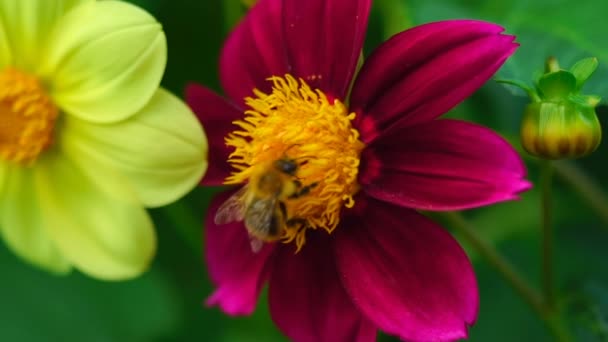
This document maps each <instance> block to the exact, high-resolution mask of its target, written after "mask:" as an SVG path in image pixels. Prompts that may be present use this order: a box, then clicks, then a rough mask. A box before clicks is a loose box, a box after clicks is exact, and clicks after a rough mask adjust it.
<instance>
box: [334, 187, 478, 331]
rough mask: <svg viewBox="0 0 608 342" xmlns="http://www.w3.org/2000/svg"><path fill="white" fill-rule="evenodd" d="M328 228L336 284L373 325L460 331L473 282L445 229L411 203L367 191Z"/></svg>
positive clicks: (471, 318)
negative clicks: (350, 212)
mask: <svg viewBox="0 0 608 342" xmlns="http://www.w3.org/2000/svg"><path fill="white" fill-rule="evenodd" d="M359 203H361V202H359ZM334 234H337V236H336V239H335V248H336V254H337V262H338V269H339V270H340V272H341V274H342V282H343V284H344V287H345V288H346V291H347V292H348V293H349V294H350V295H351V297H352V298H354V302H355V305H356V306H357V307H358V308H359V309H360V310H361V311H362V312H363V313H364V314H365V316H366V317H368V318H369V319H370V320H371V321H372V322H373V323H374V324H376V326H378V328H379V329H381V330H383V331H385V332H387V333H389V334H394V335H397V336H399V337H400V338H402V339H404V340H408V341H449V340H455V339H458V338H463V337H466V336H467V326H469V325H471V324H473V323H474V322H475V320H476V317H477V311H478V305H479V297H478V292H477V283H476V281H475V276H474V274H473V268H472V266H471V264H470V262H469V260H468V258H467V256H466V254H465V253H464V251H463V250H462V248H460V246H459V245H458V243H457V242H456V240H454V238H452V236H451V235H450V234H449V233H447V232H446V231H445V230H443V229H442V228H440V227H439V226H437V225H436V224H435V223H433V222H432V221H430V220H429V219H427V218H426V217H424V216H422V215H420V214H418V213H416V212H415V211H413V210H411V209H404V208H399V207H395V206H392V205H390V204H386V203H382V202H379V201H375V200H373V199H369V201H368V203H367V207H366V208H365V209H364V214H363V215H361V216H360V217H355V216H351V217H350V218H346V219H345V221H344V226H343V227H339V229H338V230H337V231H336V233H334Z"/></svg>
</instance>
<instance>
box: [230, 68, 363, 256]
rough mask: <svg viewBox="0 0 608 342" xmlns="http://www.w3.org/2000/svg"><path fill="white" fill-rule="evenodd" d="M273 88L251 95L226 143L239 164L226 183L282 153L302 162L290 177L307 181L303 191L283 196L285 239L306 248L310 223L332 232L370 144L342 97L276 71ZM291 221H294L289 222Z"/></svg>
mask: <svg viewBox="0 0 608 342" xmlns="http://www.w3.org/2000/svg"><path fill="white" fill-rule="evenodd" d="M269 81H270V82H272V85H273V87H272V92H270V93H269V94H266V93H264V92H262V91H259V90H257V89H255V90H254V91H253V92H254V95H255V96H253V97H248V98H246V99H245V102H246V104H247V105H248V106H249V110H247V111H245V117H244V119H243V120H239V121H235V122H234V124H235V125H236V126H238V128H237V129H236V130H235V131H233V132H232V133H231V134H229V135H228V137H227V138H226V144H227V145H228V146H231V147H234V152H233V153H232V154H231V155H230V158H229V160H228V162H229V163H230V164H231V165H232V166H233V168H234V169H235V170H236V171H235V172H233V173H232V175H231V176H229V177H228V178H227V179H226V181H225V183H226V184H241V183H247V182H248V180H250V179H252V177H253V178H255V176H256V172H260V168H259V167H258V166H260V165H272V162H274V161H277V160H280V159H289V160H292V161H294V162H295V163H296V164H297V169H296V171H295V172H294V174H293V175H292V177H293V179H290V181H293V182H297V184H299V185H300V186H301V187H307V189H306V193H305V194H302V195H301V196H292V197H288V198H279V200H281V201H282V202H283V203H284V205H285V207H286V212H287V223H285V224H284V225H283V227H282V228H283V232H284V233H283V236H282V238H281V239H282V240H283V242H285V243H290V242H295V244H296V246H297V250H300V249H301V248H302V246H303V245H304V244H305V241H306V232H307V230H309V229H323V230H325V231H327V232H328V233H332V232H333V231H334V230H335V229H336V227H337V226H338V223H339V221H340V214H341V211H342V210H343V209H344V208H351V207H352V206H353V205H354V203H355V201H354V199H353V197H354V195H355V194H356V192H357V191H358V189H359V187H358V184H357V173H358V169H359V159H360V153H361V150H362V149H363V147H364V145H363V143H362V142H361V141H360V140H359V132H358V131H357V130H356V129H354V128H353V127H352V121H353V119H354V118H355V113H350V112H349V111H348V109H347V107H346V106H345V105H344V104H343V103H342V102H340V101H339V100H338V99H334V98H330V97H329V96H328V95H326V94H324V93H323V92H322V91H321V90H318V89H317V90H313V89H311V88H310V87H309V86H308V84H307V83H306V81H304V80H303V79H299V80H298V79H296V78H294V77H293V76H291V75H286V76H285V77H278V76H273V77H271V78H269ZM289 223H291V224H289Z"/></svg>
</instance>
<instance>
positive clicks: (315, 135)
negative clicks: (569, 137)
mask: <svg viewBox="0 0 608 342" xmlns="http://www.w3.org/2000/svg"><path fill="white" fill-rule="evenodd" d="M370 6H371V1H370V0H355V1H353V0H333V1H325V0H308V1H306V2H303V1H297V0H283V1H281V0H260V1H259V2H258V3H257V5H256V6H254V7H253V8H252V10H251V11H250V12H249V13H248V14H247V15H246V17H245V18H244V19H243V21H242V22H241V23H240V24H239V25H238V26H237V27H236V28H235V30H234V31H233V32H232V33H231V35H230V36H229V38H228V40H227V41H226V43H225V46H224V48H223V51H222V54H221V58H220V78H221V83H222V85H223V88H224V91H225V93H226V94H227V96H228V98H229V99H225V98H222V97H220V96H218V95H216V94H214V93H213V92H212V91H211V90H209V89H207V88H204V87H201V86H198V85H194V84H193V85H190V86H189V87H188V88H187V90H186V99H187V102H188V104H189V105H190V106H191V107H192V108H193V110H194V112H195V113H196V114H197V116H198V117H199V119H200V120H201V121H202V122H203V124H204V125H205V127H207V128H208V130H209V141H210V151H209V154H210V155H209V158H210V163H209V171H208V172H207V174H206V176H205V177H204V178H203V180H202V184H203V185H221V184H240V185H239V187H242V186H243V184H246V183H248V182H249V183H248V187H246V188H245V190H244V191H243V190H241V191H240V192H238V193H237V196H239V194H243V193H244V194H245V197H233V196H234V195H233V194H234V191H229V192H227V193H224V194H221V195H219V196H218V197H217V198H215V199H214V200H213V201H212V204H211V206H210V209H209V212H208V215H207V219H206V238H205V243H206V262H207V265H208V270H209V274H210V277H211V280H212V281H213V282H214V283H215V284H216V285H217V289H216V290H215V292H214V293H213V294H212V295H211V296H210V297H209V298H208V299H207V304H208V305H211V306H214V305H217V306H219V307H220V308H221V309H222V310H223V311H224V312H226V313H227V314H230V315H243V314H250V313H251V312H253V310H254V307H255V303H256V301H257V298H258V296H259V293H260V290H261V289H262V287H263V285H264V284H265V283H266V282H268V283H269V290H268V291H269V305H270V312H271V316H272V319H273V320H274V322H275V323H276V324H277V326H278V327H279V328H280V329H281V331H283V332H284V333H285V334H286V335H287V336H288V337H289V338H290V339H293V340H295V341H355V340H357V341H372V340H374V339H375V337H376V331H377V330H378V329H381V330H383V331H385V332H386V333H389V334H393V335H396V336H398V337H400V338H402V339H405V340H413V341H438V340H454V339H458V338H462V337H465V336H466V335H467V327H468V326H469V325H471V324H473V323H474V321H475V319H476V317H477V311H478V292H477V285H476V281H475V277H474V274H473V269H472V267H471V264H470V262H469V260H468V258H467V256H466V254H465V253H464V251H463V250H462V249H461V247H460V246H459V245H458V243H457V242H456V241H455V240H454V239H453V238H452V237H451V235H450V234H449V233H447V232H446V231H444V230H443V229H442V228H441V227H439V226H438V225H437V224H435V223H434V222H432V221H431V220H429V219H427V218H426V217H424V216H423V215H421V214H419V213H418V212H417V211H416V210H438V211H443V210H458V209H466V208H473V207H478V206H482V205H487V204H491V203H495V202H499V201H505V200H511V199H515V198H517V195H518V193H520V192H522V191H524V190H526V189H528V188H529V186H530V184H529V183H528V182H527V181H525V180H524V176H525V169H524V165H523V162H522V161H521V159H520V158H519V156H518V155H517V154H516V152H515V151H514V150H513V149H512V148H511V147H510V145H509V144H508V143H507V142H505V141H504V140H503V139H501V138H500V137H499V136H498V135H496V134H495V133H493V132H492V131H490V130H489V129H487V128H484V127H481V126H478V125H475V124H472V123H467V122H462V121H457V120H448V119H442V120H439V119H437V118H438V117H439V116H440V115H441V114H443V113H445V112H446V111H448V110H449V109H451V108H452V107H454V106H455V105H456V104H458V103H459V102H461V101H462V100H463V99H465V98H466V97H467V96H469V95H471V94H472V93H473V92H474V91H475V90H476V89H477V88H479V87H480V86H481V85H482V84H483V83H484V82H486V81H487V80H488V79H489V78H490V76H491V75H492V74H494V72H495V71H496V70H497V69H498V68H499V67H500V66H501V65H502V64H503V62H504V61H505V60H506V59H507V58H508V56H509V55H511V54H512V53H513V51H514V50H515V48H516V46H517V45H516V44H515V43H513V39H514V37H512V36H508V35H503V34H501V32H502V31H503V29H502V28H501V27H499V26H497V25H494V24H491V23H486V22H480V21H471V20H457V21H443V22H436V23H431V24H426V25H422V26H418V27H416V28H413V29H410V30H408V31H405V32H402V33H400V34H397V35H395V36H394V37H392V38H391V39H390V40H388V41H387V42H385V43H384V44H383V45H381V46H380V47H379V48H377V49H376V50H375V51H374V52H373V53H372V54H371V55H370V56H369V58H367V60H366V61H365V63H364V64H363V65H362V67H361V69H360V70H359V72H358V73H357V74H356V76H355V73H356V69H357V64H358V61H359V59H360V56H361V49H362V44H363V40H364V35H365V31H366V25H367V18H368V14H369V10H370ZM349 89H352V90H350V91H349ZM277 161H279V162H278V163H277ZM273 163H274V165H273ZM294 164H295V167H294ZM268 174H270V176H268V177H267V178H263V177H265V176H266V175H268ZM273 177H274V178H275V179H281V177H282V179H283V182H284V184H283V186H282V187H281V186H277V184H276V182H275V183H274V185H273V183H271V182H270V181H268V178H273ZM263 179H264V180H263ZM286 179H287V180H286ZM264 182H266V183H265V186H266V188H268V187H270V188H274V189H275V190H276V189H278V190H277V192H275V193H274V195H271V196H270V198H271V199H274V200H276V203H277V206H278V209H276V210H278V211H277V212H274V213H272V216H270V217H269V220H268V221H262V223H260V222H259V221H256V220H258V219H257V218H256V217H254V214H259V213H260V211H259V209H258V204H260V203H261V204H265V203H267V198H268V194H264V193H263V191H264V190H263V189H262V188H263V187H260V184H263V183H264ZM239 187H237V189H238V188H239ZM264 196H266V197H264ZM273 196H274V197H273ZM228 198H232V199H233V200H229V202H225V201H226V200H227V199H228ZM239 198H240V200H238V199H239ZM243 198H244V199H243ZM265 198H266V199H265ZM234 199H237V201H234ZM231 201H232V202H231ZM222 203H228V206H226V205H224V206H222ZM243 203H244V205H245V212H244V213H243V212H242V210H243V209H242V208H239V205H241V206H242V205H243ZM252 203H253V204H255V205H252ZM220 206H222V208H223V209H222V210H225V209H224V208H230V207H231V206H233V207H234V208H237V209H235V211H234V212H233V213H232V216H233V217H232V219H237V220H238V219H239V218H240V216H242V215H243V214H244V216H245V219H246V220H248V225H247V228H245V226H244V224H243V223H242V222H231V223H228V224H216V222H215V221H219V222H220V223H223V222H226V221H230V219H226V217H229V216H230V214H231V213H230V212H227V213H228V215H226V216H224V215H223V214H224V213H225V212H220V214H217V211H218V208H220ZM263 222H268V224H266V225H264V224H263ZM276 222H283V224H280V225H277V224H275V223H276ZM256 229H257V230H256ZM264 229H266V230H267V231H268V232H271V231H273V230H279V231H283V235H281V236H280V237H279V239H276V238H274V237H273V236H272V234H268V235H264V234H262V233H263V232H262V231H263V230H264ZM248 230H249V231H250V234H251V235H253V238H250V237H249V236H248ZM251 239H253V240H252V241H253V242H252V246H253V247H254V248H253V249H257V248H258V247H259V245H258V244H259V240H267V242H268V243H264V245H263V247H262V248H261V249H260V250H259V251H258V252H257V253H256V252H255V251H253V250H252V248H251V247H250V243H251V242H250V240H251Z"/></svg>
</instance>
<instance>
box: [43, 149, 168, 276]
mask: <svg viewBox="0 0 608 342" xmlns="http://www.w3.org/2000/svg"><path fill="white" fill-rule="evenodd" d="M62 152H65V155H62V156H57V157H56V158H52V160H49V162H48V163H44V164H43V165H40V166H36V168H37V169H40V174H41V175H42V176H41V178H42V179H41V181H40V182H39V184H38V185H39V192H40V196H41V201H40V203H41V204H42V209H43V211H42V212H43V214H44V220H45V223H46V228H47V231H48V232H49V235H50V236H51V238H52V239H53V240H54V241H55V243H56V245H57V247H58V249H59V250H60V251H61V252H62V253H63V255H64V256H65V257H66V258H67V259H68V260H69V261H70V262H71V263H72V264H73V265H74V267H76V268H78V269H79V270H80V271H82V272H84V273H86V274H88V275H90V276H92V277H96V278H99V279H104V280H122V279H128V278H132V277H135V276H138V275H140V274H141V273H143V272H144V271H145V270H146V269H147V268H148V266H149V264H150V262H151V259H152V257H153V255H154V253H155V250H156V237H155V233H154V229H153V226H152V222H151V220H150V218H149V216H148V214H147V213H146V211H145V210H144V209H143V207H142V205H141V204H140V203H139V201H138V199H137V198H136V196H135V195H134V194H133V193H132V192H131V191H130V187H129V186H128V184H127V183H126V182H125V181H124V179H123V178H122V177H121V176H120V175H119V174H117V173H116V172H114V170H111V169H104V168H103V167H102V166H100V165H95V164H94V163H82V160H76V159H75V158H73V155H71V154H72V152H73V151H70V150H68V149H65V150H64V151H62ZM81 159H82V158H81ZM100 169H103V174H104V177H102V178H96V177H95V176H96V175H97V173H96V172H91V170H97V171H99V170H100Z"/></svg>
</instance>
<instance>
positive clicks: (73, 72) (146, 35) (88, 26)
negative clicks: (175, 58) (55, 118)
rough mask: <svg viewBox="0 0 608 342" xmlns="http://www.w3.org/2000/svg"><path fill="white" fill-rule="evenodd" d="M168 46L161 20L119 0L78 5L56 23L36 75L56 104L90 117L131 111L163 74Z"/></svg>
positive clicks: (112, 118) (104, 118)
mask: <svg viewBox="0 0 608 342" xmlns="http://www.w3.org/2000/svg"><path fill="white" fill-rule="evenodd" d="M166 59H167V46H166V40H165V35H164V33H163V32H162V28H161V25H160V24H159V23H158V22H157V21H156V20H155V19H154V18H153V17H152V16H150V15H149V14H148V13H147V12H145V11H144V10H142V9H140V8H138V7H136V6H134V5H131V4H128V3H126V2H121V1H112V0H107V1H99V2H94V3H91V4H87V5H85V6H79V7H78V8H75V9H74V10H73V11H71V12H70V13H68V14H67V15H66V16H64V17H63V18H62V20H61V21H60V22H59V23H58V24H57V25H56V27H55V30H54V31H53V33H52V34H51V36H50V37H49V40H48V47H47V49H46V54H45V56H44V58H43V59H42V61H41V63H42V66H41V69H40V75H41V76H42V78H44V79H46V80H47V81H48V83H49V86H50V93H51V96H52V97H53V99H54V101H55V102H56V103H57V104H58V105H59V107H60V108H61V109H62V110H63V111H64V112H67V113H68V114H71V115H74V116H77V117H79V118H81V119H84V120H87V121H91V122H104V123H107V122H116V121H119V120H123V119H125V118H127V117H129V116H131V115H134V114H135V113H136V112H137V111H138V110H140V109H141V108H142V107H143V106H144V105H145V104H146V103H147V102H148V101H149V100H150V98H151V97H152V95H153V94H154V92H155V91H156V89H157V88H158V85H159V83H160V79H161V77H162V74H163V71H164V68H165V64H166Z"/></svg>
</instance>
